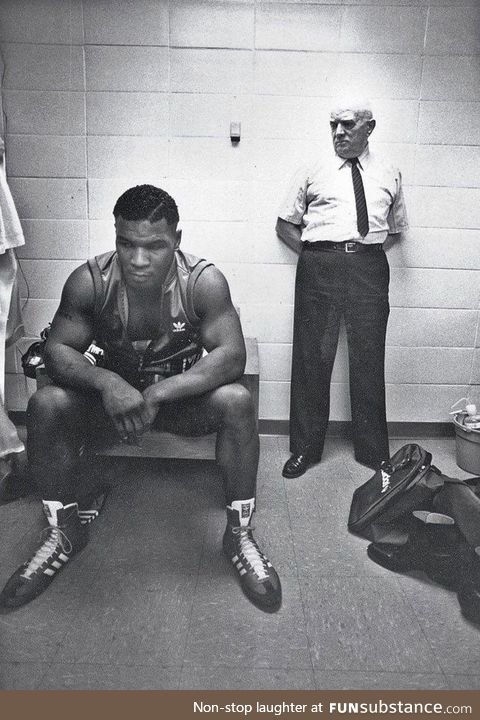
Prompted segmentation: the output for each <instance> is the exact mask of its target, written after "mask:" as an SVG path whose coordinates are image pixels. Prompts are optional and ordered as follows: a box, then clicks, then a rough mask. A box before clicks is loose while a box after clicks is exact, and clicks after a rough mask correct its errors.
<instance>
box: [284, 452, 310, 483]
mask: <svg viewBox="0 0 480 720" xmlns="http://www.w3.org/2000/svg"><path fill="white" fill-rule="evenodd" d="M311 464H312V463H311V462H310V460H309V458H308V455H303V454H300V455H295V454H293V455H291V456H290V457H289V458H288V460H287V462H286V463H285V465H284V466H283V470H282V475H283V477H284V478H289V479H290V478H297V477H300V475H303V474H304V473H306V472H307V470H308V468H309V467H310V465H311Z"/></svg>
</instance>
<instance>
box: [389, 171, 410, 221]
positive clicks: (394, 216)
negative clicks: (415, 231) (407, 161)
mask: <svg viewBox="0 0 480 720" xmlns="http://www.w3.org/2000/svg"><path fill="white" fill-rule="evenodd" d="M395 182H396V185H397V191H396V193H395V198H394V200H393V203H392V205H391V207H390V210H389V213H388V217H387V223H388V234H389V235H395V234H396V233H400V232H403V231H404V230H406V229H407V228H408V218H407V210H406V207H405V197H404V194H403V187H402V173H401V172H400V170H398V172H397V177H396V178H395Z"/></svg>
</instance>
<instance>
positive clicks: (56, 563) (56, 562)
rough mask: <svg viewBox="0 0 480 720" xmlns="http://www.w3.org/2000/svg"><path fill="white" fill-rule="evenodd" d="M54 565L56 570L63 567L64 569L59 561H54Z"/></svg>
mask: <svg viewBox="0 0 480 720" xmlns="http://www.w3.org/2000/svg"><path fill="white" fill-rule="evenodd" d="M52 565H53V567H54V568H57V570H58V568H61V567H62V563H59V562H58V560H54V561H53V562H52Z"/></svg>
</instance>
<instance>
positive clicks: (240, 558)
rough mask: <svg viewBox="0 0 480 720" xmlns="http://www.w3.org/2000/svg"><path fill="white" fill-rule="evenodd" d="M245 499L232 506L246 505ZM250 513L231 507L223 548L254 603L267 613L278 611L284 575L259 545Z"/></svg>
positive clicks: (246, 592)
mask: <svg viewBox="0 0 480 720" xmlns="http://www.w3.org/2000/svg"><path fill="white" fill-rule="evenodd" d="M243 504H245V503H242V502H241V501H238V502H234V503H232V506H235V505H243ZM252 512H253V505H252V507H251V510H250V513H249V514H248V512H247V513H246V512H245V511H242V509H240V508H239V509H237V508H235V507H230V506H227V527H226V530H225V534H224V536H223V551H224V553H225V555H226V556H227V557H228V558H229V560H230V561H231V562H232V564H233V566H234V568H235V570H236V571H237V573H238V576H239V579H240V585H241V587H242V590H243V592H244V593H245V595H246V596H247V597H248V599H249V600H251V602H252V603H253V604H254V605H256V606H257V607H258V608H259V609H260V610H264V611H265V612H276V611H277V610H278V609H279V608H280V605H281V604H282V587H281V584H280V578H279V577H278V575H277V573H276V571H275V569H274V568H273V566H272V564H271V563H270V561H269V560H268V559H267V558H266V557H265V555H264V554H263V553H262V551H261V550H260V548H259V547H258V545H257V543H256V541H255V539H254V537H253V528H252V527H251V526H250V525H249V524H246V523H245V520H246V517H247V516H248V522H249V521H250V517H251V515H252Z"/></svg>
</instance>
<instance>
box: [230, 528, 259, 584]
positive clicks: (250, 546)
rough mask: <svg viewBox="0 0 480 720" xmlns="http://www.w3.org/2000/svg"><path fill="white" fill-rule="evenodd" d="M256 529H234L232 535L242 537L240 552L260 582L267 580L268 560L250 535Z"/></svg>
mask: <svg viewBox="0 0 480 720" xmlns="http://www.w3.org/2000/svg"><path fill="white" fill-rule="evenodd" d="M254 529H255V528H253V527H251V526H249V527H232V533H233V534H234V535H240V538H239V544H240V552H241V554H242V555H243V556H244V558H245V559H246V560H247V562H248V563H249V564H250V565H251V566H252V568H253V571H254V573H255V574H256V575H257V576H258V578H259V580H265V579H266V578H267V577H268V572H267V570H266V567H265V565H266V562H267V561H266V558H265V557H264V556H263V555H262V553H261V552H260V550H259V548H258V546H257V543H256V542H255V540H254V539H253V538H252V537H251V535H250V533H251V532H252V530H254Z"/></svg>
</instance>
